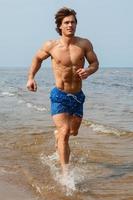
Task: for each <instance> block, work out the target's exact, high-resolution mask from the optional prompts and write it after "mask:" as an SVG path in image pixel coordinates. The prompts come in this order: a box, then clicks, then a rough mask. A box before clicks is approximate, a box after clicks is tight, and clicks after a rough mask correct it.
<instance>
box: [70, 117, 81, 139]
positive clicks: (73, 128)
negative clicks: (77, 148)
mask: <svg viewBox="0 0 133 200" xmlns="http://www.w3.org/2000/svg"><path fill="white" fill-rule="evenodd" d="M81 122H82V117H78V116H76V115H72V116H71V119H70V135H73V136H76V135H78V130H79V127H80V125H81Z"/></svg>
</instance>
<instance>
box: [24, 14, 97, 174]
mask: <svg viewBox="0 0 133 200" xmlns="http://www.w3.org/2000/svg"><path fill="white" fill-rule="evenodd" d="M60 29H61V33H62V35H61V37H60V38H59V39H57V40H51V41H48V42H46V43H45V44H44V45H43V47H42V49H40V50H39V51H38V52H37V54H36V55H35V57H34V58H33V61H32V64H31V68H30V71H29V76H28V82H27V88H28V89H29V90H30V91H34V92H35V91H36V90H37V83H36V81H35V80H34V76H35V74H36V73H37V71H38V70H39V68H40V67H41V63H42V61H43V60H45V59H47V58H48V57H51V61H52V67H53V72H54V76H55V84H56V87H57V88H59V89H61V90H63V91H65V92H68V93H72V94H74V93H77V92H79V91H80V90H81V88H82V80H84V79H86V78H88V76H90V75H91V74H93V73H94V72H96V71H97V69H98V65H99V63H98V59H97V56H96V54H95V52H94V51H93V47H92V44H91V42H90V41H89V40H87V39H83V38H80V37H76V36H75V35H74V34H75V30H76V22H75V18H74V16H73V15H70V16H67V17H65V18H64V19H63V20H62V24H61V26H60ZM85 58H86V60H87V61H88V63H89V67H87V68H84V63H85ZM53 121H54V123H55V126H56V141H57V149H58V153H59V158H60V163H61V166H62V169H63V171H65V170H66V168H67V167H66V166H67V165H66V164H68V163H69V156H70V148H69V143H68V142H69V136H70V135H77V134H78V130H79V127H80V124H81V121H82V118H81V117H78V116H70V115H69V114H67V113H61V114H56V115H54V116H53Z"/></svg>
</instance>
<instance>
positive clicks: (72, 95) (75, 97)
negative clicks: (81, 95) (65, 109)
mask: <svg viewBox="0 0 133 200" xmlns="http://www.w3.org/2000/svg"><path fill="white" fill-rule="evenodd" d="M67 96H69V97H70V96H71V97H73V98H74V99H75V100H76V101H77V102H78V103H81V101H79V100H78V98H77V96H75V95H74V94H67Z"/></svg>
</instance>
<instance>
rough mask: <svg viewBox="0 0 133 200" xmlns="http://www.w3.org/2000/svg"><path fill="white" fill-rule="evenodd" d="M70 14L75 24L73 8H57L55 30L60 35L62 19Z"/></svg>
mask: <svg viewBox="0 0 133 200" xmlns="http://www.w3.org/2000/svg"><path fill="white" fill-rule="evenodd" d="M70 15H73V16H74V18H75V21H76V24H77V18H76V12H75V11H74V10H73V9H70V8H67V7H63V8H61V9H60V10H58V12H57V13H56V14H55V23H56V31H57V33H59V34H60V35H62V33H61V30H60V26H61V23H62V20H63V19H64V18H65V17H67V16H70Z"/></svg>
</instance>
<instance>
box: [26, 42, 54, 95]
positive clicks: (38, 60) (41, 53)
mask: <svg viewBox="0 0 133 200" xmlns="http://www.w3.org/2000/svg"><path fill="white" fill-rule="evenodd" d="M50 46H51V42H50V41H48V42H47V43H45V44H44V46H43V47H42V48H41V49H39V50H38V52H37V53H36V55H35V56H34V58H33V60H32V63H31V67H30V70H29V73H28V82H27V88H28V90H30V91H33V92H35V91H36V90H37V84H36V81H35V80H34V77H35V75H36V73H37V71H38V70H39V69H40V67H41V64H42V61H43V60H45V59H46V58H48V57H49V56H50Z"/></svg>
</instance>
